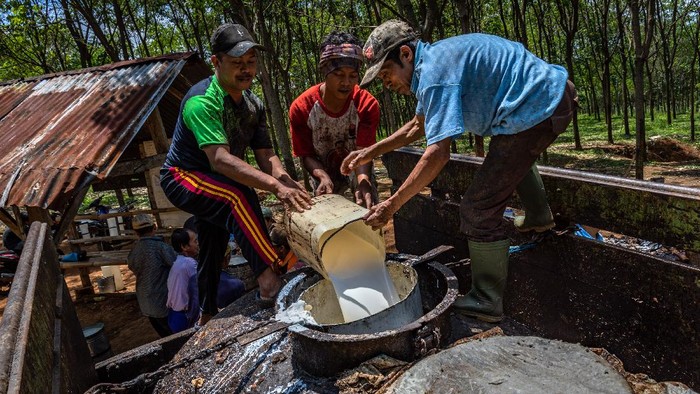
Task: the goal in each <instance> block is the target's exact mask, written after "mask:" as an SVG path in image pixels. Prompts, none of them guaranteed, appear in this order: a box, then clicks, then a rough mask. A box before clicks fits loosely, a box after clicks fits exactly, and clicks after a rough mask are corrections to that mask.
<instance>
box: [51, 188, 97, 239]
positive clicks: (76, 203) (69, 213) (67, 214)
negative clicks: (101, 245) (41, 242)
mask: <svg viewBox="0 0 700 394" xmlns="http://www.w3.org/2000/svg"><path fill="white" fill-rule="evenodd" d="M88 189H89V188H88V187H87V186H86V187H84V188H82V189H81V190H78V191H77V192H76V194H75V196H74V197H73V199H72V203H71V204H70V205H69V206H68V208H66V210H65V211H63V212H61V223H60V224H59V225H58V229H57V230H56V234H54V237H55V238H54V242H55V243H56V244H57V245H58V244H59V243H60V242H61V241H62V240H63V235H64V234H65V233H66V231H68V229H71V231H72V234H73V235H72V236H73V237H75V235H77V234H76V231H75V227H74V225H73V218H74V217H75V215H76V214H77V213H78V209H80V204H81V203H82V202H83V200H84V199H85V195H86V194H87V192H88Z"/></svg>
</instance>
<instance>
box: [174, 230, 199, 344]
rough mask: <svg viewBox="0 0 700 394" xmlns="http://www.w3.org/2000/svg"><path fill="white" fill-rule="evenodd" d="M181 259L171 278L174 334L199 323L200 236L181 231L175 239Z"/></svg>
mask: <svg viewBox="0 0 700 394" xmlns="http://www.w3.org/2000/svg"><path fill="white" fill-rule="evenodd" d="M171 242H172V244H173V248H174V249H175V251H176V252H177V258H176V259H175V262H174V263H173V267H172V268H171V269H170V275H168V301H167V303H166V306H167V307H168V326H169V327H170V329H171V330H172V332H173V333H176V332H180V331H183V330H185V329H188V328H190V327H192V326H194V324H195V323H196V322H197V319H199V297H198V289H197V260H195V257H196V256H197V254H198V253H199V242H198V241H197V234H196V233H195V232H194V231H192V230H188V229H184V228H178V229H176V230H175V231H173V235H172V238H171Z"/></svg>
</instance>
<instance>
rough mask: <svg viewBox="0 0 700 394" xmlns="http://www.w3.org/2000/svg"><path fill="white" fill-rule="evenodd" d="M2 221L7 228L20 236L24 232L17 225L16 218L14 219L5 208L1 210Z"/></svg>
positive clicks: (0, 219)
mask: <svg viewBox="0 0 700 394" xmlns="http://www.w3.org/2000/svg"><path fill="white" fill-rule="evenodd" d="M0 221H2V223H3V224H4V225H5V226H7V227H8V228H9V229H10V230H12V232H13V233H15V234H19V233H21V232H22V230H20V228H19V226H18V225H17V221H16V220H15V218H13V217H12V215H10V213H9V212H7V210H6V209H5V208H0Z"/></svg>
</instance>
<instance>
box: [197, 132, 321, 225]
mask: <svg viewBox="0 0 700 394" xmlns="http://www.w3.org/2000/svg"><path fill="white" fill-rule="evenodd" d="M202 150H203V151H204V153H206V155H207V158H208V159H209V164H210V165H211V168H212V169H213V170H214V171H216V172H218V173H219V174H222V175H224V176H226V177H228V178H231V179H233V180H234V181H236V182H238V183H242V184H244V185H246V186H250V187H253V188H256V189H261V190H265V191H269V192H272V193H274V194H275V195H276V196H277V198H278V199H280V201H282V202H283V203H284V204H285V207H287V208H294V209H296V210H297V211H299V212H301V211H303V210H304V209H308V208H309V207H310V203H311V198H310V197H309V195H308V194H307V193H306V192H305V191H303V190H301V189H298V188H294V187H290V186H289V185H288V184H289V183H290V181H291V183H293V184H296V182H294V181H293V180H291V178H290V177H289V174H287V172H286V171H284V168H283V167H282V163H281V162H280V160H279V158H278V157H277V156H276V155H274V154H273V153H272V149H258V150H256V151H255V158H256V160H257V162H258V165H259V166H260V169H261V170H262V171H261V170H258V169H256V168H255V167H253V166H251V165H250V164H248V163H246V162H245V161H243V160H241V159H240V158H238V157H236V156H234V155H232V154H231V151H230V150H229V147H228V146H226V145H207V146H205V147H203V148H202ZM297 186H298V185H297Z"/></svg>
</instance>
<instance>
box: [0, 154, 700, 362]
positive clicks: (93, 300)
mask: <svg viewBox="0 0 700 394" xmlns="http://www.w3.org/2000/svg"><path fill="white" fill-rule="evenodd" d="M657 147H659V149H658V152H660V153H658V154H657V153H654V154H655V155H656V156H655V158H656V159H657V163H655V164H654V165H653V166H647V168H646V172H645V174H646V175H647V179H648V178H651V177H657V178H663V182H665V183H667V184H675V185H682V186H689V187H700V176H699V175H700V153H698V152H697V151H690V152H689V151H687V148H686V147H681V148H678V147H677V146H670V147H669V143H668V142H667V141H663V142H662V143H660V144H657ZM605 149H610V150H611V154H615V155H617V156H619V157H625V155H626V150H625V149H627V148H624V147H608V148H605ZM613 151H614V152H613ZM618 151H619V152H618ZM652 152H656V151H654V150H652ZM679 152H680V153H679ZM681 153H683V154H686V156H683V157H680V156H678V155H679V154H681ZM671 154H672V155H674V156H673V158H675V159H683V161H669V160H658V159H659V158H661V156H663V155H671ZM375 171H376V173H377V182H378V190H379V195H380V200H384V199H386V198H387V197H389V195H390V188H391V180H390V179H389V178H388V176H387V174H386V169H385V168H384V167H383V165H382V164H381V162H380V161H379V162H378V163H377V165H376V168H375ZM601 172H604V171H601ZM275 208H278V207H273V211H275ZM276 212H277V214H276V218H280V217H281V213H280V212H279V209H277V210H276ZM278 220H279V219H278ZM384 237H385V240H386V246H387V251H389V252H396V248H395V242H394V227H393V223H391V222H390V223H389V225H388V226H387V227H386V228H385V229H384ZM120 271H121V274H122V278H123V282H124V285H125V286H126V287H125V289H123V290H120V291H118V292H116V293H112V294H95V295H92V296H83V297H80V298H76V296H75V290H76V289H78V288H80V287H82V285H81V281H80V277H79V274H78V270H77V269H69V270H67V271H66V272H65V278H66V283H67V285H68V288H69V290H70V292H71V296H72V297H73V300H74V302H75V307H76V311H77V314H78V319H79V320H80V323H81V325H82V326H83V327H87V326H89V325H92V324H95V323H98V322H101V323H103V324H104V325H105V334H106V336H107V338H108V339H109V342H110V345H111V347H112V351H113V353H114V354H118V353H121V352H124V351H127V350H130V349H133V348H135V347H137V346H140V345H143V344H146V343H149V342H152V341H154V340H156V339H158V335H157V334H156V332H155V330H153V328H152V327H151V325H150V323H149V321H148V319H147V318H145V317H144V316H142V315H141V312H140V310H139V307H138V302H137V301H136V295H135V293H134V289H135V277H134V275H133V273H132V272H131V271H130V270H129V269H128V268H127V267H126V266H120ZM101 276H102V272H101V270H100V268H99V267H95V268H92V269H90V279H91V281H92V283H93V287H94V289H95V292H96V293H97V280H98V279H99V278H100V277H101ZM6 302H7V298H6V296H0V316H2V313H3V311H4V309H5V304H6Z"/></svg>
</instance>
